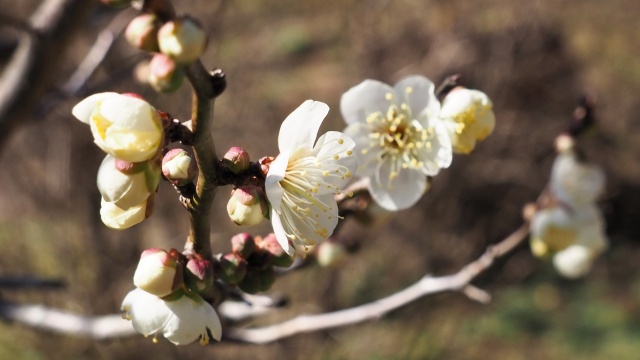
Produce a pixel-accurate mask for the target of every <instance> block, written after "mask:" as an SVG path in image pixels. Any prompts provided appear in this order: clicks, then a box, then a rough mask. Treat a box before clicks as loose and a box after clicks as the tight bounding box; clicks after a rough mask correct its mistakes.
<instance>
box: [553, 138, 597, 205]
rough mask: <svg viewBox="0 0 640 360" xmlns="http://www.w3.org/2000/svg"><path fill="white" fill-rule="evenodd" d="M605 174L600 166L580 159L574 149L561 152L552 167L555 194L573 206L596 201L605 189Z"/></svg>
mask: <svg viewBox="0 0 640 360" xmlns="http://www.w3.org/2000/svg"><path fill="white" fill-rule="evenodd" d="M605 180H606V178H605V174H604V172H603V171H602V169H601V168H600V167H598V166H597V165H594V164H589V163H587V162H585V161H580V159H578V157H577V155H576V153H575V151H574V150H571V149H569V150H566V151H563V152H562V153H560V154H559V155H558V156H557V157H556V159H555V161H554V163H553V167H552V168H551V180H550V187H551V192H552V193H553V195H554V196H555V197H556V198H557V199H558V200H559V201H561V202H563V203H565V204H566V205H568V206H571V207H573V208H576V207H581V206H584V205H588V204H592V203H594V202H595V201H596V200H597V198H598V196H600V194H601V193H602V191H603V190H604V185H605Z"/></svg>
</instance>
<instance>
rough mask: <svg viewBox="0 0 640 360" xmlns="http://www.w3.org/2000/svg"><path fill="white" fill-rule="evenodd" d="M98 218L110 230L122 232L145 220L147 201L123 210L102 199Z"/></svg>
mask: <svg viewBox="0 0 640 360" xmlns="http://www.w3.org/2000/svg"><path fill="white" fill-rule="evenodd" d="M100 218H101V219H102V222H103V223H104V224H105V225H107V226H108V227H110V228H112V229H117V230H123V229H127V228H130V227H132V226H133V225H136V224H138V223H141V222H142V221H143V220H144V219H146V218H147V200H145V201H144V202H142V203H140V204H138V205H135V206H132V207H129V208H124V209H123V208H121V207H119V206H118V205H116V204H115V203H113V202H109V201H106V200H105V199H104V198H103V199H102V201H101V203H100Z"/></svg>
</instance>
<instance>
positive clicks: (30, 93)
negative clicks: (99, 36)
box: [0, 0, 95, 150]
mask: <svg viewBox="0 0 640 360" xmlns="http://www.w3.org/2000/svg"><path fill="white" fill-rule="evenodd" d="M94 5H95V4H94V2H92V1H85V0H45V1H43V2H42V4H41V5H40V7H38V9H37V10H36V11H35V13H34V14H33V15H31V17H30V18H29V20H28V21H27V22H26V23H25V24H26V26H27V27H28V29H30V30H26V31H25V32H24V33H23V34H22V35H21V36H20V39H19V42H18V46H17V48H16V50H15V51H14V52H13V56H12V57H11V60H10V61H9V63H8V64H7V66H6V67H5V69H4V71H3V72H2V75H1V76H0V150H1V149H2V147H3V146H4V144H5V143H6V142H7V140H8V139H9V136H10V135H11V133H12V130H13V129H14V127H16V126H17V125H18V124H19V123H21V122H24V119H25V118H26V117H27V116H29V115H30V114H31V111H32V109H34V108H35V106H34V105H35V104H36V103H37V101H38V100H39V99H40V98H41V96H42V94H43V92H44V91H45V90H46V89H47V88H48V87H49V86H50V85H51V84H52V82H53V79H54V75H55V71H52V69H56V68H57V66H56V62H57V61H60V59H61V58H62V57H61V56H60V49H62V48H64V45H65V43H66V41H67V40H68V38H69V35H70V33H71V31H70V30H71V29H72V26H78V25H80V24H81V21H78V19H79V18H81V17H82V16H81V15H82V13H84V12H86V11H88V9H90V8H91V7H93V6H94Z"/></svg>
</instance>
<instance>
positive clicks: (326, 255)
mask: <svg viewBox="0 0 640 360" xmlns="http://www.w3.org/2000/svg"><path fill="white" fill-rule="evenodd" d="M317 249H318V250H317V253H316V259H317V261H318V264H319V265H320V266H322V267H329V266H337V265H339V264H341V263H342V262H343V261H344V260H345V259H346V258H347V250H346V249H345V247H344V245H343V244H341V243H339V242H336V241H332V240H331V239H328V240H327V241H323V242H322V243H320V245H318V246H317Z"/></svg>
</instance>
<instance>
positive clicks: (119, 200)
mask: <svg viewBox="0 0 640 360" xmlns="http://www.w3.org/2000/svg"><path fill="white" fill-rule="evenodd" d="M118 163H119V160H117V159H116V158H114V157H113V156H111V155H107V156H106V157H105V158H104V160H103V161H102V164H100V168H99V169H98V190H99V191H100V194H101V195H102V198H103V199H105V201H108V202H112V203H114V204H115V205H117V206H118V207H120V208H122V209H129V208H131V207H133V206H137V205H140V204H142V203H143V202H144V201H146V200H147V198H149V195H150V194H151V192H153V191H155V189H156V188H157V187H158V183H159V182H160V167H159V166H158V165H155V164H154V163H152V162H142V163H135V164H133V163H124V162H120V165H121V166H120V169H122V170H123V171H121V170H120V169H119V168H118ZM123 164H124V165H123ZM124 167H126V168H124Z"/></svg>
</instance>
